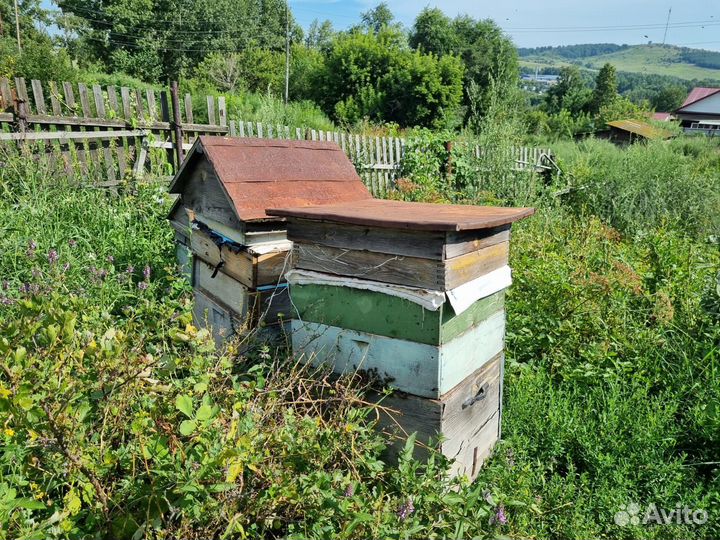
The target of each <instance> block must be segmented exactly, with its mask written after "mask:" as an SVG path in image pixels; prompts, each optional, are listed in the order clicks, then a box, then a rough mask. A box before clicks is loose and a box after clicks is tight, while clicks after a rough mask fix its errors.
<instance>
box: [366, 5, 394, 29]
mask: <svg viewBox="0 0 720 540" xmlns="http://www.w3.org/2000/svg"><path fill="white" fill-rule="evenodd" d="M360 20H361V21H362V23H361V24H362V27H363V28H367V29H368V30H371V31H372V32H375V33H376V34H377V33H378V32H379V31H380V30H382V29H383V28H384V27H390V26H391V25H392V22H393V21H394V20H395V15H393V12H392V11H390V8H389V7H388V5H387V3H386V2H381V3H379V4H378V5H377V6H375V7H374V8H372V9H369V10H368V11H365V12H364V13H363V14H362V15H361V16H360ZM393 26H395V27H396V28H399V27H400V25H399V24H395V25H393Z"/></svg>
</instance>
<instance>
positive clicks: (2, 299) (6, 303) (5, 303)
mask: <svg viewBox="0 0 720 540" xmlns="http://www.w3.org/2000/svg"><path fill="white" fill-rule="evenodd" d="M14 303H15V300H13V299H12V298H8V297H7V296H0V304H2V305H3V306H11V305H12V304H14Z"/></svg>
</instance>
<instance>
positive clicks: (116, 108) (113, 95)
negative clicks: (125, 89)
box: [107, 86, 122, 118]
mask: <svg viewBox="0 0 720 540" xmlns="http://www.w3.org/2000/svg"><path fill="white" fill-rule="evenodd" d="M107 95H108V103H109V104H110V110H111V111H112V112H113V116H114V117H115V118H121V117H122V114H121V111H120V105H119V103H118V98H117V91H116V90H115V87H114V86H108V87H107Z"/></svg>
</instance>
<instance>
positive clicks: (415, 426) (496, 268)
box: [268, 199, 533, 478]
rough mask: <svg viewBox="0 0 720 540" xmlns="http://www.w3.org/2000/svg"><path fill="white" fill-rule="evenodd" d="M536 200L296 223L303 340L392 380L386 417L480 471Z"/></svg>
mask: <svg viewBox="0 0 720 540" xmlns="http://www.w3.org/2000/svg"><path fill="white" fill-rule="evenodd" d="M532 213H533V209H531V208H491V207H472V206H460V205H438V204H423V203H407V202H399V201H385V200H376V199H368V200H360V201H355V202H352V203H338V204H333V205H324V206H312V207H295V208H276V209H271V210H268V214H271V215H274V216H278V217H284V218H286V219H287V220H288V223H287V230H288V238H289V239H290V240H292V241H293V245H294V247H293V251H294V257H293V269H292V270H291V271H290V272H288V273H287V274H286V278H287V280H288V282H289V284H290V295H291V298H292V308H293V313H292V317H293V321H292V342H293V348H294V350H295V351H296V353H297V354H298V356H300V357H301V358H302V359H304V360H305V361H308V362H311V363H313V364H325V365H328V366H330V367H332V369H333V370H334V371H335V372H337V373H354V372H363V373H365V374H367V375H368V376H369V377H371V378H372V379H375V380H376V381H377V382H379V383H380V384H379V385H380V386H390V387H391V388H393V389H395V392H394V393H393V394H391V395H390V396H389V397H384V396H381V395H380V394H379V395H378V399H382V401H383V405H385V406H387V407H389V408H390V409H392V410H395V411H398V412H399V414H400V416H399V417H398V418H390V417H387V416H385V415H383V416H382V418H381V422H380V425H381V426H382V427H383V429H385V430H386V431H387V432H388V433H389V434H390V435H391V436H393V437H394V438H395V439H396V440H397V441H398V444H397V445H396V446H395V447H394V448H395V449H396V450H397V449H398V448H401V447H402V446H403V445H404V442H405V439H406V438H407V435H408V434H410V433H412V432H417V434H418V435H417V441H418V442H419V443H420V448H422V447H423V445H427V444H429V443H430V442H431V441H435V442H437V441H438V439H439V437H440V435H442V436H443V437H444V440H443V441H442V442H440V444H439V445H438V448H439V450H440V451H441V452H442V453H443V454H445V455H446V456H447V457H448V458H451V459H453V460H454V462H453V469H452V471H453V472H454V473H456V474H464V475H467V476H469V477H470V478H474V477H475V476H476V475H477V473H478V472H479V467H480V464H481V463H482V461H483V459H485V457H487V455H488V454H489V453H490V451H491V449H492V448H493V446H494V444H495V442H496V441H497V440H498V438H499V436H500V416H501V404H502V373H503V361H504V356H503V348H504V337H505V309H504V290H505V289H506V288H507V287H508V286H509V285H510V284H511V273H510V268H509V266H508V252H509V243H510V226H511V224H512V222H514V221H516V220H518V219H521V218H523V217H526V216H529V215H530V214H532Z"/></svg>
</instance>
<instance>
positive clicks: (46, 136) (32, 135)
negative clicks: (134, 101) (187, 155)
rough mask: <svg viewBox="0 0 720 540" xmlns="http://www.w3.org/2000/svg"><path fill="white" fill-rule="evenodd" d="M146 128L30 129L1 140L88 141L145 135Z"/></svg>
mask: <svg viewBox="0 0 720 540" xmlns="http://www.w3.org/2000/svg"><path fill="white" fill-rule="evenodd" d="M146 135H147V131H145V130H123V131H30V132H27V133H2V134H0V141H61V142H67V141H86V140H88V139H103V140H111V139H119V138H127V137H144V136H146Z"/></svg>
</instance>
